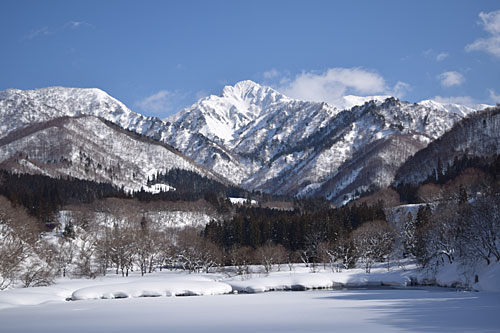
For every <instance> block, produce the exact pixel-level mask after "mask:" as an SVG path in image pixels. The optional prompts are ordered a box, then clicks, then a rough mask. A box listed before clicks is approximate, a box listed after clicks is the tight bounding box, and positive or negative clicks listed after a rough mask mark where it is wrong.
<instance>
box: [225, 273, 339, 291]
mask: <svg viewBox="0 0 500 333" xmlns="http://www.w3.org/2000/svg"><path fill="white" fill-rule="evenodd" d="M224 282H226V283H227V284H229V285H231V287H232V288H233V289H234V290H236V291H238V292H246V293H259V292H265V291H273V290H305V289H324V288H332V287H334V286H335V283H334V282H333V281H332V279H331V278H330V277H329V276H327V275H325V274H312V273H296V274H293V273H292V274H286V273H285V274H279V275H271V276H267V277H254V278H248V279H246V280H243V279H242V278H241V277H237V278H232V279H230V280H224Z"/></svg>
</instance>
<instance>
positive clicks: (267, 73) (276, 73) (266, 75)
mask: <svg viewBox="0 0 500 333" xmlns="http://www.w3.org/2000/svg"><path fill="white" fill-rule="evenodd" d="M280 75H281V73H280V72H279V71H278V70H277V69H276V68H273V69H270V70H268V71H265V72H264V73H262V76H263V77H264V79H266V80H271V79H274V78H276V77H278V76H280Z"/></svg>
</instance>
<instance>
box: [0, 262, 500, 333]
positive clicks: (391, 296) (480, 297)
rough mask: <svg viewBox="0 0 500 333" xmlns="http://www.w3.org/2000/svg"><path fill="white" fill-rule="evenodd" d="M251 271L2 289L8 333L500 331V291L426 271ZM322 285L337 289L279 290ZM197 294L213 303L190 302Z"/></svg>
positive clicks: (0, 303) (1, 311) (0, 306)
mask: <svg viewBox="0 0 500 333" xmlns="http://www.w3.org/2000/svg"><path fill="white" fill-rule="evenodd" d="M498 266H499V267H500V265H498ZM495 267H496V266H495ZM495 267H492V268H491V269H490V270H491V272H490V273H491V275H492V278H491V279H490V280H488V281H487V280H485V281H484V282H483V283H485V284H486V283H490V284H491V283H492V284H493V287H492V286H490V287H489V288H490V289H494V288H496V287H498V285H496V287H495V281H496V282H498V274H496V273H497V268H498V267H497V268H495ZM251 269H252V271H253V273H252V274H248V275H245V276H240V275H238V276H229V275H230V274H228V273H210V274H201V273H200V274H188V273H185V272H180V271H177V272H176V271H173V272H172V271H163V272H155V273H152V274H147V275H146V276H144V277H142V276H140V274H139V273H138V272H133V273H132V274H131V275H130V276H129V277H121V276H120V275H115V274H108V275H107V276H105V277H99V278H96V279H94V280H90V279H59V280H58V281H57V283H56V284H55V285H52V286H50V287H38V288H26V289H11V290H5V291H0V323H1V329H0V331H2V332H28V331H31V330H36V331H39V332H40V331H41V332H62V331H67V330H71V331H72V332H89V331H92V332H94V331H103V332H115V331H116V332H133V331H137V330H139V329H140V330H146V331H153V332H156V331H162V332H165V331H171V332H182V331H200V330H203V331H205V332H229V331H238V332H262V331H273V332H276V331H286V332H306V331H307V332H323V331H324V332H326V331H329V332H330V331H332V330H335V331H341V332H342V331H347V330H349V331H354V332H361V331H368V330H369V331H370V332H391V331H425V332H437V331H449V332H452V331H453V332H457V331H467V332H478V331H489V332H493V331H500V317H499V316H498V313H499V311H500V297H499V296H500V293H497V292H485V291H481V292H465V291H457V290H456V289H454V288H453V289H451V288H439V287H411V286H409V284H410V282H411V281H415V280H417V281H418V280H419V279H423V278H424V277H425V274H422V273H421V272H419V271H417V270H416V268H415V267H414V266H413V265H410V264H407V265H406V266H405V267H399V266H398V265H394V266H392V267H391V271H389V272H388V271H387V268H386V266H385V265H384V264H379V265H377V266H376V267H374V268H373V269H372V272H371V273H365V272H364V270H362V269H350V270H344V271H342V272H332V271H331V270H330V269H328V267H327V269H326V270H325V269H323V266H319V267H317V268H316V270H319V271H317V272H315V273H313V272H311V270H310V268H308V267H305V266H303V265H295V266H294V267H293V269H292V270H289V267H288V266H287V265H282V266H281V271H279V272H278V271H276V269H277V268H276V267H275V271H274V272H271V273H270V274H264V273H262V272H260V273H259V271H260V268H259V267H257V266H254V267H251ZM448 276H450V278H448V280H446V274H442V276H441V277H440V278H441V279H442V280H441V281H440V282H441V283H444V284H446V283H447V284H452V283H453V280H454V279H453V278H451V277H452V274H448ZM480 282H481V281H480ZM343 287H351V289H343ZM322 288H330V289H328V290H309V291H305V292H286V291H281V292H277V291H278V290H304V289H322ZM352 288H354V289H352ZM485 289H487V288H485ZM265 291H276V292H265ZM242 292H244V294H242ZM247 293H251V294H247ZM194 295H199V296H203V297H180V296H194ZM69 299H71V300H72V301H68V300H69ZM26 319H29V320H26Z"/></svg>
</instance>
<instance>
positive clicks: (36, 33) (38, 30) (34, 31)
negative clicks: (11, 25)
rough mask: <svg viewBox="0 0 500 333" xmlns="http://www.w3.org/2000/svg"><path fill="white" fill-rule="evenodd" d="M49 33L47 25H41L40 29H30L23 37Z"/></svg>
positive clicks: (34, 36) (32, 37) (35, 36)
mask: <svg viewBox="0 0 500 333" xmlns="http://www.w3.org/2000/svg"><path fill="white" fill-rule="evenodd" d="M50 33H51V32H50V30H49V27H41V28H40V29H36V30H33V31H31V32H30V33H29V34H27V35H26V36H24V38H25V39H35V38H37V37H41V36H47V35H49V34H50Z"/></svg>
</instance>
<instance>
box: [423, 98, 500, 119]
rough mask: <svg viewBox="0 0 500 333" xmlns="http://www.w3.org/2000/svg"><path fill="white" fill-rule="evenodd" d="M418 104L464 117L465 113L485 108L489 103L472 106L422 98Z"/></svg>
mask: <svg viewBox="0 0 500 333" xmlns="http://www.w3.org/2000/svg"><path fill="white" fill-rule="evenodd" d="M418 104H419V105H422V106H425V107H427V108H430V109H436V110H439V111H444V112H453V113H456V114H458V115H459V116H461V117H466V116H467V115H469V114H471V113H474V112H476V111H479V110H483V109H486V108H487V107H489V106H490V105H486V104H477V105H475V106H474V107H470V106H465V105H460V104H455V103H440V102H436V101H433V100H430V99H427V100H423V101H421V102H419V103H418Z"/></svg>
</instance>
